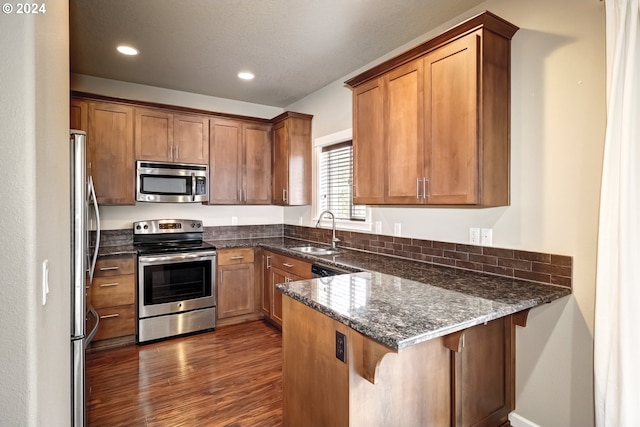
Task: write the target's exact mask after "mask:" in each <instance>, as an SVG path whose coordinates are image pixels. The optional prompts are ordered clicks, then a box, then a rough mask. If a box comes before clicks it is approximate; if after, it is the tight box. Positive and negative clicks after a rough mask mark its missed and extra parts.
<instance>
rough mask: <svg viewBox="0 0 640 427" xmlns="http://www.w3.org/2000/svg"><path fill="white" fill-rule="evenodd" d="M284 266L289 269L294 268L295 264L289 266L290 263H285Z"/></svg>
mask: <svg viewBox="0 0 640 427" xmlns="http://www.w3.org/2000/svg"><path fill="white" fill-rule="evenodd" d="M282 265H284V266H285V267H287V268H291V267H293V264H289V263H288V262H283V263H282Z"/></svg>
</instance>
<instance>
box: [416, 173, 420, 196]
mask: <svg viewBox="0 0 640 427" xmlns="http://www.w3.org/2000/svg"><path fill="white" fill-rule="evenodd" d="M419 198H420V178H416V199H419Z"/></svg>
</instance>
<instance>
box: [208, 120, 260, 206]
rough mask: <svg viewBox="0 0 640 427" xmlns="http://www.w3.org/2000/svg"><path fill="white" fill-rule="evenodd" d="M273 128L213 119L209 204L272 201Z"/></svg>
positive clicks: (255, 203)
mask: <svg viewBox="0 0 640 427" xmlns="http://www.w3.org/2000/svg"><path fill="white" fill-rule="evenodd" d="M270 131H271V127H270V126H268V125H262V124H253V123H246V122H240V121H234V120H224V119H212V120H211V142H210V144H211V154H210V160H209V165H210V169H209V174H210V176H211V185H210V191H209V204H234V205H237V204H254V205H257V204H269V203H271V137H270Z"/></svg>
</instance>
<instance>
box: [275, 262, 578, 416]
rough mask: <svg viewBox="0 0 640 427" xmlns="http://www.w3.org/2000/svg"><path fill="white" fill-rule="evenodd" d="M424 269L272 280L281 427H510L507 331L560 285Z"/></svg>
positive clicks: (556, 294) (510, 335) (511, 372)
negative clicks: (277, 296) (413, 273)
mask: <svg viewBox="0 0 640 427" xmlns="http://www.w3.org/2000/svg"><path fill="white" fill-rule="evenodd" d="M422 274H423V276H422V277H421V279H420V281H416V280H411V279H407V278H402V277H398V276H392V275H388V274H384V273H379V272H371V271H365V272H359V273H352V274H344V275H339V276H332V277H324V278H316V279H311V280H301V281H295V282H289V283H283V284H279V285H277V289H278V290H279V291H280V292H282V293H283V295H284V298H283V323H282V333H283V355H284V356H283V400H284V413H283V414H284V415H283V416H284V425H285V426H312V425H313V426H389V425H397V426H405V425H406V426H486V427H497V426H500V427H505V426H509V425H510V423H509V419H508V415H509V413H510V412H511V411H513V409H514V408H515V328H516V327H517V326H525V325H526V318H527V313H528V310H529V309H530V308H532V307H535V306H537V305H539V304H543V303H546V302H550V301H553V300H555V299H558V298H561V297H563V296H566V295H569V294H570V293H571V291H570V289H567V288H563V287H558V286H552V285H543V284H536V283H531V282H525V281H519V280H514V279H509V278H501V277H496V276H487V275H482V274H478V273H474V272H468V271H463V270H455V269H449V268H439V267H433V268H432V269H430V274H426V275H424V272H423V273H422ZM430 283H433V284H430Z"/></svg>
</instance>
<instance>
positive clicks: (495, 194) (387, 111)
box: [347, 12, 518, 206]
mask: <svg viewBox="0 0 640 427" xmlns="http://www.w3.org/2000/svg"><path fill="white" fill-rule="evenodd" d="M517 30H518V27H516V26H514V25H512V24H510V23H508V22H507V21H505V20H503V19H502V18H499V17H497V16H495V15H493V14H492V13H490V12H485V13H483V14H480V15H478V16H476V17H474V18H471V19H470V20H468V21H466V22H464V23H462V24H460V25H459V26H457V27H455V28H453V29H451V30H449V31H447V32H445V33H443V34H442V35H440V36H438V37H436V38H434V39H431V40H429V41H427V42H425V43H423V44H421V45H419V46H417V47H415V48H413V49H411V50H409V51H407V52H405V53H403V54H401V55H399V56H397V57H395V58H392V59H390V60H388V61H386V62H384V63H382V64H380V65H378V66H376V67H374V68H372V69H370V70H368V71H366V72H364V73H362V74H360V75H358V76H356V77H354V78H353V79H351V80H349V81H347V84H348V85H350V86H351V87H352V88H353V120H354V123H353V125H354V140H353V146H354V185H355V188H354V202H355V203H368V204H434V205H468V206H505V205H508V204H509V150H510V142H509V138H510V113H509V109H510V105H509V93H510V61H511V59H510V41H511V37H512V36H513V34H514V33H515V32H516V31H517Z"/></svg>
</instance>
